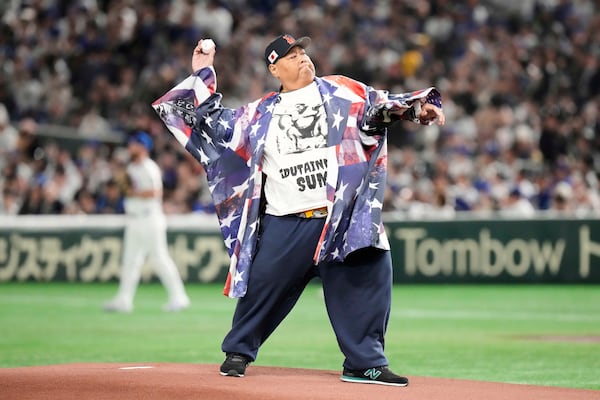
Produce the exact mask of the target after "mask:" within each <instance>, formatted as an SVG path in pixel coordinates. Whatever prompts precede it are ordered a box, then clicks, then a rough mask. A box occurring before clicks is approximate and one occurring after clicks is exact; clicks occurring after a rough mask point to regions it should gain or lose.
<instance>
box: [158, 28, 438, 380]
mask: <svg viewBox="0 0 600 400" xmlns="http://www.w3.org/2000/svg"><path fill="white" fill-rule="evenodd" d="M309 43H310V39H309V38H308V37H303V38H300V39H298V40H296V39H294V38H293V37H291V36H290V35H281V36H279V37H277V38H276V39H275V40H273V41H272V42H271V43H269V45H268V46H267V47H266V50H265V57H264V59H263V62H265V64H266V66H267V69H268V70H269V72H270V73H271V75H272V76H273V77H275V78H276V79H278V80H279V83H280V89H279V90H278V91H277V92H272V93H268V94H266V95H265V96H264V97H262V98H261V99H258V100H256V101H254V102H252V103H250V104H248V105H245V106H243V107H240V108H239V109H237V110H233V109H230V108H226V107H224V106H223V105H222V104H221V94H219V93H218V92H217V91H216V87H217V81H216V72H215V70H214V68H213V60H214V57H215V49H214V47H213V48H210V47H208V46H206V48H203V47H204V46H203V44H204V41H200V42H199V43H198V46H197V47H196V48H195V49H194V52H193V55H192V71H193V73H192V75H191V76H189V77H188V78H186V79H185V80H184V81H182V82H181V83H179V84H178V85H177V86H176V87H174V88H173V89H171V90H170V91H169V92H168V93H166V94H165V95H164V96H162V97H161V98H160V99H158V100H157V101H155V102H154V103H153V106H154V108H155V109H156V111H157V112H158V114H159V116H160V117H161V118H162V120H163V121H164V123H165V124H166V126H167V127H168V128H169V130H170V131H171V132H172V133H173V134H174V135H175V137H176V138H177V139H178V140H179V141H180V142H181V143H182V144H183V145H184V146H185V148H186V149H187V150H188V151H189V152H190V153H191V154H192V155H194V156H195V157H196V159H197V160H198V161H199V162H200V163H201V164H202V165H203V166H204V168H205V169H206V173H207V179H208V183H209V187H210V189H211V193H212V196H213V200H214V202H215V209H216V212H217V214H218V217H219V222H220V224H221V231H222V234H223V238H224V240H225V245H226V246H227V248H228V249H229V255H230V256H231V265H230V270H229V277H228V279H227V283H226V287H225V293H226V294H227V295H228V296H230V297H235V298H238V299H239V300H238V302H237V306H236V310H235V314H234V316H233V323H232V327H231V330H230V331H229V333H228V334H227V335H226V336H225V339H224V340H223V343H222V345H221V349H222V351H223V352H224V353H225V354H226V358H225V361H224V362H223V363H222V364H221V367H220V373H221V374H222V375H226V376H234V377H242V376H244V374H245V372H246V367H247V365H248V364H249V363H250V362H252V361H254V360H256V357H257V355H258V351H259V348H260V346H261V345H262V344H263V343H264V342H265V341H266V340H267V338H268V337H269V336H270V335H271V334H272V333H273V332H274V331H275V329H276V328H277V327H278V326H279V324H280V323H281V322H282V321H283V319H284V318H285V317H286V316H287V315H288V313H289V312H290V311H291V310H292V308H293V307H294V305H295V304H296V301H297V300H298V298H299V297H300V295H301V294H302V292H303V290H304V288H305V287H306V285H307V284H308V282H309V281H311V280H312V279H313V278H315V277H319V278H320V279H321V281H322V284H323V293H324V299H325V305H326V307H327V312H328V315H329V319H330V321H331V325H332V327H333V330H334V332H335V335H336V338H337V341H338V344H339V347H340V350H341V351H342V353H343V354H344V356H345V359H344V362H343V372H342V375H341V379H342V380H343V381H345V382H355V383H372V384H380V385H392V386H406V385H408V379H407V378H406V377H403V376H400V375H397V374H395V373H394V372H392V371H391V370H390V369H389V368H388V360H387V358H386V356H385V354H384V335H385V331H386V328H387V323H388V318H389V315H390V308H391V288H392V260H391V256H390V251H389V249H390V248H389V243H388V240H387V236H386V233H385V230H384V226H383V222H382V219H381V211H382V202H383V196H384V191H385V184H386V160H387V147H386V132H387V131H386V128H387V126H389V125H390V124H391V123H393V122H394V121H398V120H409V121H413V122H415V123H420V124H424V125H428V124H432V123H434V122H436V121H437V122H438V123H439V124H443V123H444V118H445V117H444V114H443V112H442V110H441V96H440V94H439V92H438V91H437V90H436V89H435V88H427V89H424V90H419V91H416V92H411V93H404V94H396V95H393V94H390V93H388V92H387V91H384V90H375V89H374V88H372V87H369V86H367V85H365V84H363V83H360V82H357V81H355V80H353V79H351V78H348V77H344V76H339V75H338V76H325V77H317V76H315V66H314V65H313V63H312V61H311V59H310V57H309V56H308V54H307V53H306V50H305V49H306V47H307V46H308V45H309Z"/></svg>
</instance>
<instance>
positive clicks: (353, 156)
mask: <svg viewBox="0 0 600 400" xmlns="http://www.w3.org/2000/svg"><path fill="white" fill-rule="evenodd" d="M315 81H316V83H317V87H318V89H319V92H320V93H321V97H322V99H323V104H324V107H325V111H326V115H327V125H328V137H327V148H328V164H327V165H328V170H327V190H326V192H327V208H328V211H329V213H328V216H327V219H326V221H325V227H324V229H323V231H322V234H321V237H320V240H319V244H318V246H317V248H316V249H307V251H313V250H314V261H315V264H316V263H318V262H321V261H342V260H343V259H344V258H345V257H346V256H347V255H348V254H350V253H351V252H353V251H355V250H358V249H360V248H364V247H368V246H374V247H378V248H382V249H389V243H388V240H387V237H386V234H385V231H384V228H383V224H382V221H381V212H382V207H383V204H382V202H383V194H384V190H385V175H386V160H387V146H386V140H385V133H386V126H389V124H390V123H392V122H393V121H394V120H397V119H399V118H400V119H410V120H415V115H414V111H413V112H411V110H413V109H412V108H411V107H412V104H413V102H415V101H421V102H423V101H427V102H430V103H432V104H436V105H438V106H441V97H440V94H439V93H438V91H437V90H436V89H434V88H429V89H425V90H422V91H418V92H413V93H406V94H398V95H391V94H389V93H388V92H386V91H382V90H375V89H373V88H371V87H369V86H366V85H364V84H362V83H360V82H357V81H355V80H352V79H350V78H347V77H344V76H338V75H336V76H327V77H322V78H320V77H317V78H315ZM216 87H217V84H216V73H215V71H214V69H213V68H212V67H207V68H204V69H201V70H199V71H197V72H196V73H194V74H192V75H190V76H189V77H188V78H186V79H185V80H184V81H182V82H181V83H179V84H178V85H177V86H175V87H174V88H173V89H171V90H170V91H169V92H167V93H166V94H165V95H163V96H162V97H161V98H159V99H157V100H156V101H155V102H154V103H153V104H152V106H153V108H154V109H155V111H156V112H157V113H158V115H159V117H160V118H161V119H162V120H163V122H164V123H165V125H166V127H167V128H168V129H169V131H170V132H171V133H172V134H173V135H174V136H175V138H177V140H178V141H179V142H180V143H181V144H182V145H183V146H184V147H185V148H186V150H187V151H189V152H190V153H191V154H192V155H193V156H194V157H195V158H196V159H197V160H198V162H200V163H201V164H202V166H203V167H204V169H205V170H206V174H207V180H208V185H209V189H210V191H211V194H212V197H213V201H214V203H215V209H216V213H217V216H218V219H219V224H220V227H221V233H222V235H223V240H224V243H225V246H226V247H227V249H228V253H229V256H230V257H231V264H230V268H229V273H228V277H227V282H226V284H225V288H224V293H225V294H226V295H227V296H229V297H232V298H239V297H243V296H244V295H245V293H246V289H247V284H248V276H249V269H250V266H251V263H252V259H253V255H254V251H255V249H256V242H257V238H258V225H259V221H260V209H261V195H262V183H263V176H262V175H263V174H262V155H263V150H264V144H265V138H266V135H267V131H268V127H269V124H270V121H271V116H272V111H273V109H274V107H275V102H276V101H277V95H278V93H276V92H272V93H268V94H267V95H265V96H264V97H263V98H261V99H258V100H256V101H254V102H252V103H250V104H247V105H245V106H243V107H240V108H238V109H229V108H226V107H224V106H223V105H222V104H221V97H222V96H221V94H219V93H217V92H216ZM390 115H392V116H393V117H392V118H390Z"/></svg>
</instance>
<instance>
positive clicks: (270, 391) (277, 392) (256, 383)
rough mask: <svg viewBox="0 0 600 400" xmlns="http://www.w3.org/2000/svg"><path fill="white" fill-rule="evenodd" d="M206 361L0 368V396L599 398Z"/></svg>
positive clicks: (90, 399)
mask: <svg viewBox="0 0 600 400" xmlns="http://www.w3.org/2000/svg"><path fill="white" fill-rule="evenodd" d="M217 370H218V366H217V365H206V364H202V365H200V364H162V363H159V364H154V363H148V364H144V363H138V364H65V365H50V366H42V367H22V368H5V369H0V393H2V396H1V397H2V398H3V399H21V400H27V399H36V400H37V399H45V400H46V399H47V400H54V399H61V400H71V399H73V400H74V399H77V400H80V399H86V400H98V399H107V400H108V399H110V400H115V399H195V400H197V399H207V400H221V399H228V400H231V399H243V400H271V399H273V400H275V399H277V400H282V399H285V400H288V399H289V400H295V399H302V400H306V399H311V400H323V399H328V400H329V399H335V400H345V399H360V400H362V399H370V400H378V399H385V400H389V399H394V398H403V399H410V400H434V399H435V400H455V399H456V400H481V399H486V400H501V399H502V400H505V399H506V400H509V399H510V400H514V399H519V400H533V399H535V400H538V399H544V400H570V399H573V400H588V399H589V400H592V399H595V400H598V399H600V391H596V390H579V389H566V388H555V387H546V386H530V385H514V384H503V383H490V382H479V381H466V380H457V379H440V378H423V377H410V386H408V387H404V388H399V387H389V386H380V385H361V384H355V383H345V382H342V381H340V379H339V375H340V373H339V372H337V371H323V370H308V369H291V368H276V367H260V366H252V367H251V368H250V369H248V371H247V375H246V377H244V378H231V377H222V376H220V375H219V374H218V373H217Z"/></svg>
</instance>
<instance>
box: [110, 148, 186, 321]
mask: <svg viewBox="0 0 600 400" xmlns="http://www.w3.org/2000/svg"><path fill="white" fill-rule="evenodd" d="M127 174H128V175H129V177H130V180H131V184H132V189H133V192H134V193H135V192H140V191H152V190H153V191H156V193H162V177H161V172H160V168H159V167H158V165H157V164H156V163H155V162H154V161H153V160H152V159H151V158H149V157H145V158H143V159H142V160H141V161H140V162H137V163H131V164H129V165H128V167H127ZM125 213H126V215H127V223H126V226H125V234H124V238H123V257H122V266H121V279H120V282H119V291H118V293H117V296H116V297H115V299H114V300H113V301H112V302H111V303H109V304H108V305H107V307H105V308H106V309H107V310H109V311H131V310H132V309H133V298H134V296H135V292H136V289H137V286H138V284H139V281H140V275H141V270H142V266H143V264H144V261H145V259H146V257H148V258H149V261H150V262H151V263H152V265H153V266H154V268H155V271H156V273H157V275H158V277H159V279H160V281H161V282H162V284H163V285H164V287H165V288H166V290H167V292H168V298H169V299H168V302H167V304H166V305H165V307H164V309H165V311H178V310H180V309H183V308H186V307H187V306H188V305H189V302H190V301H189V298H188V296H187V294H186V292H185V289H184V286H183V282H182V280H181V277H180V275H179V271H178V270H177V267H176V266H175V263H174V261H173V259H172V258H171V256H170V255H169V253H168V249H167V235H166V233H167V222H166V218H165V215H164V213H163V210H162V199H161V198H160V197H159V196H154V197H148V198H143V197H139V196H128V197H127V198H126V199H125ZM111 305H112V306H113V307H112V309H111Z"/></svg>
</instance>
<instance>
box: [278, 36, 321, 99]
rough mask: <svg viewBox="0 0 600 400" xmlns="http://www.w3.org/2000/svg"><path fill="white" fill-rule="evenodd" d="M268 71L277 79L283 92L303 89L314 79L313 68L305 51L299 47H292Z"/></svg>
mask: <svg viewBox="0 0 600 400" xmlns="http://www.w3.org/2000/svg"><path fill="white" fill-rule="evenodd" d="M269 71H271V74H272V75H273V76H274V77H275V78H277V79H279V81H280V82H281V86H283V90H284V91H289V90H296V89H300V88H303V87H305V86H307V85H310V84H311V83H312V81H313V80H314V78H315V66H314V64H313V63H312V61H311V59H310V57H309V56H308V54H306V50H304V49H303V48H302V47H300V46H296V47H293V48H292V49H291V50H290V51H289V52H288V53H287V54H286V55H285V56H283V57H281V58H280V59H279V60H277V62H276V63H275V64H271V65H270V66H269Z"/></svg>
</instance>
